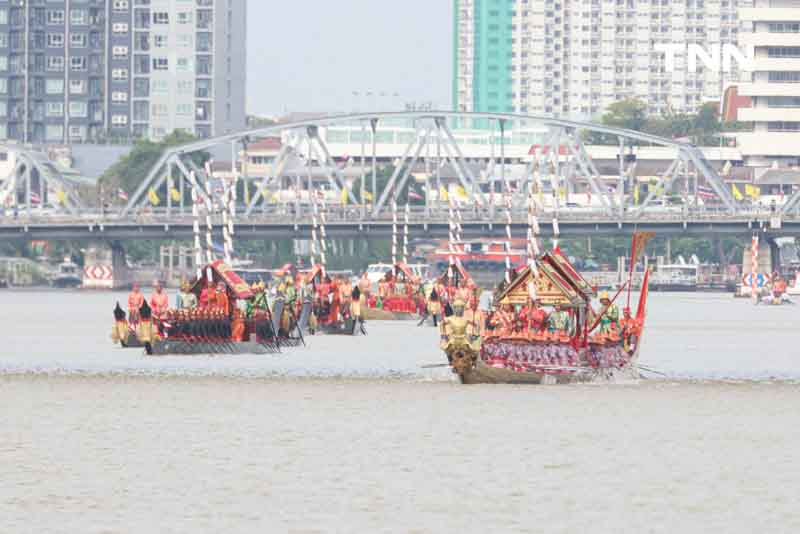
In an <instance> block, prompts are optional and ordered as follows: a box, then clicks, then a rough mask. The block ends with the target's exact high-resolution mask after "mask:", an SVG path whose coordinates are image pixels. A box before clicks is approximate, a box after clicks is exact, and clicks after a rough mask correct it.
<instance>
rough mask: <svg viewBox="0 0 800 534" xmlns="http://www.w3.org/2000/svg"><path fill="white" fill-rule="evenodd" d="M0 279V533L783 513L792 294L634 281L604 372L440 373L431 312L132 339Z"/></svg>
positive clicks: (786, 525)
mask: <svg viewBox="0 0 800 534" xmlns="http://www.w3.org/2000/svg"><path fill="white" fill-rule="evenodd" d="M122 297H123V296H122V295H120V296H113V295H110V294H108V293H89V294H85V293H80V294H79V293H52V292H17V291H12V292H4V293H1V294H0V302H2V304H3V306H0V336H2V339H3V342H4V345H3V350H2V352H0V423H2V427H0V461H1V462H2V465H3V468H4V469H3V474H2V484H0V532H3V533H5V532H32V533H33V532H36V533H38V532H64V533H74V532H81V533H95V532H97V533H100V532H222V531H226V532H487V531H493V532H505V531H517V532H519V531H523V532H542V531H547V532H585V531H588V530H590V529H591V530H594V531H597V532H674V531H696V532H700V531H702V532H753V531H759V532H792V531H797V530H798V529H800V514H797V512H796V509H797V497H796V493H797V487H798V484H800V462H798V460H800V458H798V456H800V455H798V454H797V453H796V452H795V451H796V450H797V449H798V442H800V416H798V413H799V412H798V408H797V406H798V405H800V343H798V341H800V338H799V337H798V335H797V330H796V325H797V314H798V309H797V308H795V307H793V306H784V307H763V308H762V307H755V306H753V305H752V304H750V303H749V302H748V301H743V300H734V299H733V298H732V297H730V296H729V295H722V294H719V295H714V294H692V295H689V294H671V295H660V294H654V295H652V296H651V303H650V306H649V310H650V314H649V317H648V323H647V330H646V334H645V335H646V338H645V340H644V344H643V346H642V353H641V363H642V364H643V365H645V366H647V367H649V368H653V369H656V370H658V371H660V372H662V373H664V374H666V375H667V376H666V377H662V376H660V375H653V376H652V377H651V379H648V380H642V381H637V382H631V383H624V384H587V385H575V386H544V387H525V386H461V385H459V384H457V383H456V382H455V381H454V379H453V377H452V375H450V374H449V372H448V371H447V370H446V369H423V368H421V366H422V365H425V364H430V363H439V362H441V360H442V356H441V355H440V354H439V352H438V350H437V348H436V344H437V339H436V338H437V335H436V332H435V331H434V330H433V329H432V328H417V327H416V326H414V324H413V323H378V322H372V323H370V324H369V325H368V330H369V336H368V337H365V338H346V337H335V336H333V337H321V336H320V337H314V338H310V339H308V340H307V342H308V346H307V347H306V348H297V349H289V350H286V351H285V352H284V353H283V354H280V355H270V356H225V357H221V356H217V357H186V356H183V357H165V358H146V357H144V356H143V355H142V354H141V352H140V351H139V350H135V349H128V350H123V349H119V348H114V347H113V346H112V345H111V342H110V340H109V333H110V327H111V322H112V314H111V310H112V308H113V306H114V299H115V298H120V300H122Z"/></svg>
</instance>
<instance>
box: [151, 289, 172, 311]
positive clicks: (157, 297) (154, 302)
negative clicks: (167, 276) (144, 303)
mask: <svg viewBox="0 0 800 534" xmlns="http://www.w3.org/2000/svg"><path fill="white" fill-rule="evenodd" d="M150 308H152V310H153V317H161V316H162V315H163V314H164V313H166V311H167V309H169V297H168V296H167V294H166V293H165V292H164V289H163V288H162V287H161V282H159V281H158V280H156V281H155V283H154V284H153V294H152V295H151V296H150Z"/></svg>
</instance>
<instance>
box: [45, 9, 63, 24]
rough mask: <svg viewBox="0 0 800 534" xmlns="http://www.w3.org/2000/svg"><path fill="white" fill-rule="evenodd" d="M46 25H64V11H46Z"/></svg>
mask: <svg viewBox="0 0 800 534" xmlns="http://www.w3.org/2000/svg"><path fill="white" fill-rule="evenodd" d="M47 23H48V24H64V10H63V9H48V10H47Z"/></svg>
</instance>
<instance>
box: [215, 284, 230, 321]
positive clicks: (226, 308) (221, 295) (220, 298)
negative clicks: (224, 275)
mask: <svg viewBox="0 0 800 534" xmlns="http://www.w3.org/2000/svg"><path fill="white" fill-rule="evenodd" d="M214 305H215V307H216V309H218V310H220V311H221V312H222V313H223V314H224V316H225V317H226V318H227V317H229V316H230V313H231V307H230V300H229V299H228V291H227V289H226V288H225V282H220V283H218V284H217V291H216V293H214Z"/></svg>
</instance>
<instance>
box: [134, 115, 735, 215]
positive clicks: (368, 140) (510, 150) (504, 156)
mask: <svg viewBox="0 0 800 534" xmlns="http://www.w3.org/2000/svg"><path fill="white" fill-rule="evenodd" d="M337 128H338V129H344V130H345V131H346V132H347V133H348V140H347V143H348V144H349V147H350V148H356V149H357V150H356V151H355V152H356V153H354V154H353V153H351V154H337V153H336V152H335V151H334V150H332V149H331V147H332V146H333V145H337V144H338V145H341V142H339V141H336V140H333V139H332V136H331V135H329V134H330V133H331V132H332V131H334V130H336V129H337ZM398 129H402V130H403V134H402V135H400V134H398V135H396V136H393V137H392V138H393V140H394V143H392V147H393V148H392V147H388V143H386V142H385V137H384V136H383V134H384V133H385V132H395V131H398ZM592 135H602V136H604V138H605V140H606V143H608V141H609V140H611V141H612V142H614V145H612V146H610V147H608V150H607V151H606V152H608V153H609V154H611V153H613V155H614V159H615V169H614V172H613V174H610V173H609V172H608V169H607V167H608V160H607V159H606V160H605V161H606V171H605V172H601V171H600V169H599V166H598V165H597V164H596V162H595V159H593V158H592V156H591V155H590V153H589V151H588V150H587V142H586V140H587V138H588V137H589V136H592ZM275 137H279V138H280V140H281V143H280V148H279V150H278V151H277V154H276V155H275V156H274V160H273V161H272V162H271V164H269V165H268V166H266V167H265V169H264V170H263V172H261V173H253V172H251V171H250V169H249V167H251V166H250V165H248V157H249V156H248V147H250V146H252V145H253V143H254V142H257V141H258V140H260V139H264V138H275ZM401 138H402V140H401ZM515 141H516V143H515ZM226 146H229V147H230V154H231V166H230V171H229V173H228V178H227V179H229V180H232V181H233V182H234V183H238V182H240V181H241V182H243V183H244V184H246V185H245V187H247V188H248V190H249V188H252V190H253V194H252V195H245V196H242V197H240V200H241V202H240V204H239V206H238V208H237V213H238V215H237V219H240V220H241V219H242V218H247V217H250V216H254V215H257V214H258V213H259V212H260V211H261V210H265V211H266V209H267V208H268V207H269V205H270V204H274V203H282V204H284V205H287V204H294V208H293V209H292V210H291V213H292V214H293V215H294V216H295V217H298V218H300V217H301V216H302V213H303V209H304V208H303V204H304V202H307V200H306V201H304V198H305V199H308V198H309V196H308V195H309V194H310V193H309V191H310V189H313V188H315V187H317V186H315V185H314V184H318V185H320V186H321V187H324V188H325V189H326V190H328V191H329V196H330V198H331V199H333V201H334V202H336V201H337V200H338V201H339V202H340V203H342V204H348V205H349V206H351V207H352V208H353V212H352V213H353V216H354V217H357V218H360V219H363V220H370V219H372V220H374V219H379V218H380V217H381V215H382V213H383V211H384V210H385V208H386V206H387V204H388V202H389V200H390V197H392V196H393V195H394V194H396V193H397V192H398V191H403V190H404V188H406V187H407V185H408V184H409V180H411V181H413V182H414V183H415V188H416V189H415V191H417V192H418V193H419V197H421V199H422V201H424V204H425V206H424V211H425V214H426V215H430V214H431V213H436V212H437V210H442V209H446V205H445V206H444V208H443V202H444V197H445V196H446V195H447V190H443V189H442V187H443V186H442V184H443V181H442V180H443V177H442V172H443V169H447V170H448V171H449V172H450V173H451V175H450V181H451V187H453V186H454V187H455V190H456V191H458V192H459V201H460V202H461V203H462V204H463V205H464V206H469V207H470V208H471V209H474V210H475V213H478V212H479V211H480V212H481V213H482V214H484V215H485V216H486V217H487V218H492V219H493V218H494V215H495V208H496V207H497V206H500V207H502V205H503V201H502V197H503V195H506V194H507V195H510V196H511V201H512V204H513V205H514V206H518V207H520V208H521V207H522V206H524V205H525V199H526V196H527V195H528V194H530V188H535V189H536V190H537V194H538V198H539V200H540V202H541V204H542V206H541V207H542V208H543V209H545V210H546V209H551V210H554V211H555V212H557V211H558V210H559V209H560V208H562V209H563V208H565V207H567V206H568V204H569V195H570V194H583V199H584V201H585V200H586V199H587V198H588V199H589V201H590V203H591V204H592V205H593V206H596V209H597V210H598V211H602V212H603V213H604V215H605V216H607V217H609V218H612V219H616V218H619V219H620V220H622V219H623V218H626V219H628V220H630V219H631V218H632V217H633V218H635V217H640V216H643V215H645V214H646V213H647V212H648V210H650V209H652V208H653V207H655V206H657V205H659V206H663V205H664V202H665V201H664V198H665V197H666V196H668V195H672V196H677V197H680V198H681V199H682V201H681V202H680V204H682V205H683V206H684V209H687V210H692V209H694V208H695V207H697V206H698V205H699V204H700V203H701V201H698V190H699V189H701V188H702V189H703V190H704V196H705V198H706V203H708V199H709V198H710V197H709V193H708V191H711V196H713V198H714V200H712V201H711V202H710V204H713V205H714V206H715V209H716V210H717V211H725V212H729V213H731V214H733V213H736V212H737V209H738V206H737V201H736V199H734V198H733V196H732V194H731V192H730V190H729V189H728V187H727V186H726V185H725V184H724V183H723V181H722V179H721V178H720V176H719V175H718V174H717V172H716V171H715V169H714V167H713V166H712V165H711V164H710V163H709V162H708V161H707V160H706V158H705V157H704V155H703V153H702V151H700V150H699V149H698V148H697V147H695V146H693V145H690V144H686V143H681V142H678V141H675V140H671V139H665V138H661V137H657V136H654V135H649V134H644V133H641V132H636V131H632V130H626V129H621V128H614V127H609V126H605V125H600V124H594V123H587V122H577V121H570V120H563V119H553V118H550V117H540V116H533V115H523V114H509V113H467V112H449V111H420V112H414V111H410V112H383V113H356V114H342V115H327V116H321V117H318V118H314V119H306V120H302V121H297V122H288V123H281V124H275V125H270V126H265V127H260V128H254V129H249V130H243V131H240V132H235V133H231V134H226V135H222V136H219V137H214V138H211V139H203V140H198V141H196V142H192V143H189V144H186V145H183V146H178V147H175V148H171V149H169V150H167V151H166V152H165V153H164V154H163V155H162V156H161V158H160V159H159V160H158V162H157V163H156V164H155V165H154V166H153V168H152V169H151V170H150V172H149V173H148V175H147V176H146V177H145V178H144V180H142V182H141V184H140V185H139V187H138V189H137V190H136V191H135V192H134V193H133V194H131V195H130V199H129V201H128V203H127V205H126V206H125V207H124V208H123V210H122V213H121V215H122V216H126V215H130V214H132V213H135V212H137V211H139V210H141V209H142V208H143V207H144V206H146V205H148V203H149V197H151V195H149V194H148V193H149V192H150V191H153V190H159V188H163V187H164V186H165V185H166V186H167V187H168V190H172V189H173V188H175V189H177V188H178V187H179V188H180V191H181V192H182V191H183V190H184V186H187V185H188V186H189V187H193V188H196V189H197V191H198V192H199V193H200V194H201V196H205V195H206V192H207V191H209V189H208V188H207V187H206V186H205V185H204V184H205V182H207V181H208V180H212V179H214V178H213V174H214V173H213V168H212V167H213V166H208V167H206V168H199V167H198V166H197V165H195V163H194V162H193V160H192V158H191V157H190V156H191V155H192V154H194V153H197V152H200V151H206V150H212V149H215V148H217V150H219V147H226ZM400 146H402V150H399V148H400ZM641 147H657V148H659V149H661V150H662V153H664V154H667V156H665V157H664V159H659V162H660V163H663V166H662V168H658V169H654V170H652V171H651V172H652V175H651V176H650V178H649V180H648V183H647V186H648V187H646V189H647V191H646V192H645V193H642V195H641V196H640V195H639V185H640V182H641V178H640V177H641V172H639V173H637V165H638V161H637V157H636V154H637V151H638V150H639V149H640V148H641ZM393 150H394V151H393ZM342 160H344V164H342ZM387 160H388V161H387ZM379 162H380V164H379ZM379 165H380V166H381V167H382V168H383V167H384V166H389V165H390V167H391V169H392V172H391V175H390V176H389V177H388V180H386V179H385V178H384V181H385V184H384V185H383V187H379V185H378V181H377V180H376V179H375V176H376V175H377V174H378V167H379ZM175 176H178V178H177V183H176V182H175V181H174V180H175V178H174V177H175ZM312 176H313V177H316V181H315V180H313V179H312ZM445 178H446V177H445ZM511 181H513V182H514V184H515V185H514V186H513V187H512V186H510V185H509V182H511ZM281 184H283V185H281ZM287 185H288V187H289V191H288V193H289V196H288V197H287V196H286V194H285V193H287V191H285V188H286V186H287ZM282 188H283V189H284V190H283V193H284V196H283V197H282V200H276V198H277V197H276V196H270V191H279V190H281V189H282ZM171 196H172V195H170V194H167V195H166V200H167V202H166V206H165V208H166V210H167V211H168V212H169V211H170V210H175V209H180V210H181V211H182V210H183V199H184V197H185V195H183V194H181V195H180V199H181V200H180V201H179V202H180V205H179V206H175V205H173V204H174V203H175V202H173V201H172V198H171ZM206 199H207V197H206ZM543 199H544V200H543ZM176 202H177V201H176ZM545 204H546V206H545ZM520 212H521V210H520Z"/></svg>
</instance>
